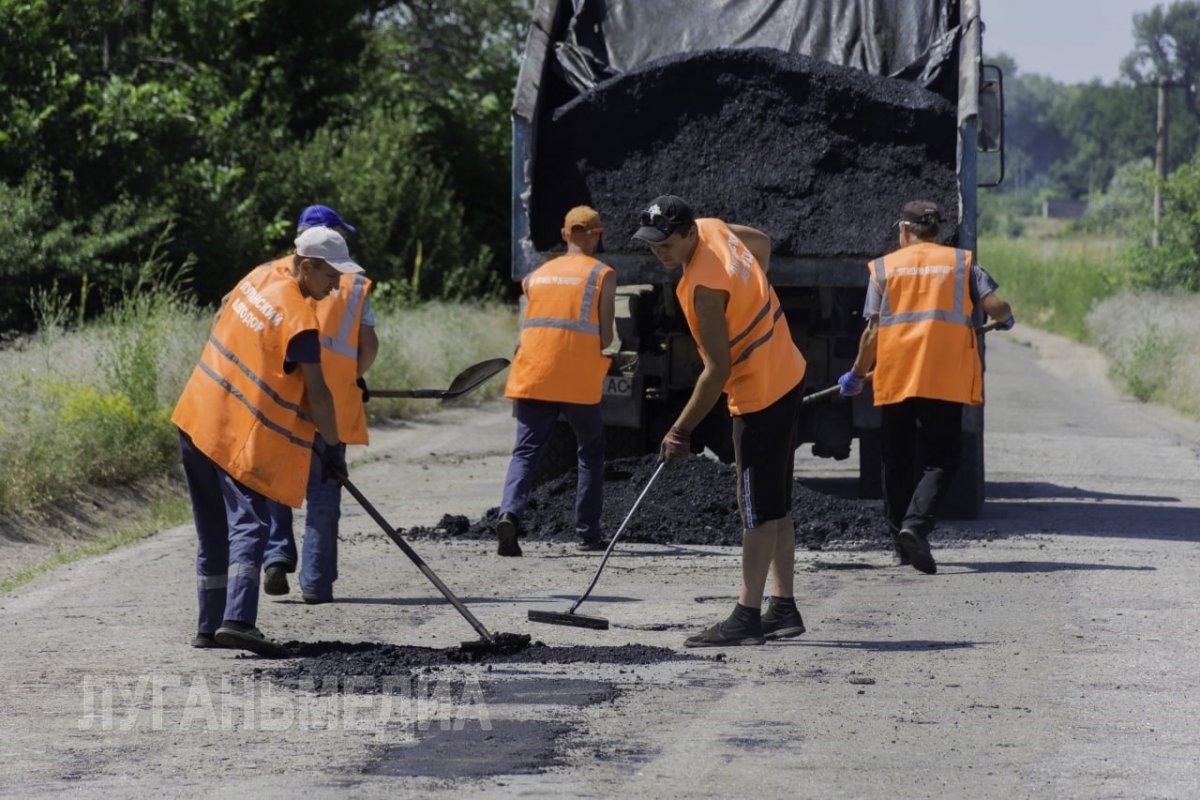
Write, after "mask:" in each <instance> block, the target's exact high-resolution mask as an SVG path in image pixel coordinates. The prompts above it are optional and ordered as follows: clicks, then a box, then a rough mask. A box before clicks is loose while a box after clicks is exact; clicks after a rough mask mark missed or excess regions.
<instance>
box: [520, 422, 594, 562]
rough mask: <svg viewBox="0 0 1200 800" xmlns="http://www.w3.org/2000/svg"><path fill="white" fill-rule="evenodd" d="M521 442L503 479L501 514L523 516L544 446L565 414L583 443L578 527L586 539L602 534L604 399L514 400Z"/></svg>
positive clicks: (577, 496) (577, 497)
mask: <svg viewBox="0 0 1200 800" xmlns="http://www.w3.org/2000/svg"><path fill="white" fill-rule="evenodd" d="M513 404H514V406H515V408H516V415H517V441H516V444H514V445H513V452H512V460H511V461H509V462H508V475H507V477H505V479H504V499H503V500H501V502H500V513H502V514H503V513H505V512H512V513H513V514H516V515H517V518H518V519H520V517H521V515H522V514H523V513H524V512H525V504H526V502H527V501H528V500H529V492H530V491H531V490H532V489H533V470H534V467H535V466H537V461H538V456H539V455H541V452H542V448H543V447H545V446H546V442H548V441H549V440H550V434H551V433H552V432H553V431H554V423H555V422H556V421H557V420H558V417H559V415H560V414H561V415H562V417H563V419H564V420H565V421H566V423H567V424H568V425H570V426H571V430H573V431H574V432H575V440H576V442H577V443H578V450H577V453H578V457H579V479H578V482H577V483H576V485H575V532H576V533H578V534H579V536H580V538H582V539H585V540H589V541H590V540H595V539H598V538H600V535H601V531H600V511H601V509H602V508H603V505H604V420H603V419H602V417H601V414H600V404H599V403H596V404H594V405H588V404H582V403H554V402H548V401H545V400H514V401H513Z"/></svg>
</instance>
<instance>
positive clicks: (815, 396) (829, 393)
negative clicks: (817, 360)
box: [800, 322, 1004, 406]
mask: <svg viewBox="0 0 1200 800" xmlns="http://www.w3.org/2000/svg"><path fill="white" fill-rule="evenodd" d="M1003 324H1004V323H1003V322H989V323H988V324H987V325H981V326H980V327H978V328H976V329H975V332H976V333H988V332H989V331H994V330H996V329H997V328H999V327H1000V326H1001V325H1003ZM874 375H875V370H871V371H870V372H868V373H867V374H866V375H864V376H863V379H864V380H868V381H869V380H871V378H872V377H874ZM841 388H842V387H841V386H830V387H829V388H828V389H822V390H821V391H819V392H813V393H812V394H808V395H805V396H804V399H803V400H801V401H800V405H802V406H806V405H808V404H809V403H815V402H816V401H818V400H824V399H826V398H829V397H835V396H836V395H837V393H838V391H839V390H841Z"/></svg>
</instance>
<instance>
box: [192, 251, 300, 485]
mask: <svg viewBox="0 0 1200 800" xmlns="http://www.w3.org/2000/svg"><path fill="white" fill-rule="evenodd" d="M317 327H318V326H317V315H316V312H315V311H314V310H313V307H312V306H311V305H309V303H308V302H307V301H306V300H305V298H304V295H303V294H301V292H300V285H299V283H297V282H296V279H295V278H294V277H293V276H292V268H291V258H290V257H289V258H285V259H280V260H279V261H276V262H273V263H271V264H266V265H263V266H261V267H258V268H257V269H255V270H254V271H253V272H251V273H250V274H249V275H247V276H246V277H245V278H243V279H242V280H241V282H240V283H238V285H237V287H236V288H235V289H234V290H233V291H232V292H230V294H229V296H228V298H227V300H226V303H225V305H224V307H223V308H222V309H221V312H220V314H219V315H218V317H217V321H216V323H215V324H214V325H213V329H212V332H211V333H210V334H209V337H208V342H207V343H206V344H205V345H204V352H203V353H201V355H200V363H199V364H197V365H196V369H195V370H193V372H192V376H191V377H190V378H189V379H188V382H187V385H186V386H184V388H183V394H182V395H181V396H180V398H179V402H178V403H177V404H176V405H175V411H174V413H172V414H171V422H173V423H175V425H176V426H178V427H179V429H180V430H182V431H183V432H185V433H186V434H187V435H188V436H190V437H191V439H192V442H193V443H194V444H195V445H196V448H197V449H198V450H200V452H202V453H204V454H205V455H206V456H208V457H209V458H210V459H212V461H213V463H214V464H216V465H217V466H218V467H220V468H221V469H223V470H225V471H226V472H228V473H229V474H230V475H231V476H232V477H233V478H234V479H235V480H237V481H238V482H239V483H241V484H242V485H244V486H246V487H248V488H250V489H253V490H254V491H256V492H258V493H260V494H262V495H264V496H266V497H268V498H270V499H272V500H275V501H278V502H280V503H284V504H286V505H290V506H293V507H297V508H298V507H299V506H300V504H301V503H302V502H304V494H305V487H306V486H307V484H308V472H309V465H310V464H311V462H312V447H313V437H314V435H315V432H316V429H315V427H314V425H313V422H312V419H311V417H310V416H309V414H308V413H307V412H306V411H305V410H304V409H303V406H304V404H305V397H304V377H303V375H302V374H301V371H300V370H299V369H295V370H293V371H292V372H291V373H290V374H289V373H285V372H284V371H283V362H284V358H285V356H286V354H287V345H288V342H289V341H291V339H292V337H294V336H295V335H296V334H298V333H300V332H301V331H306V330H316V329H317Z"/></svg>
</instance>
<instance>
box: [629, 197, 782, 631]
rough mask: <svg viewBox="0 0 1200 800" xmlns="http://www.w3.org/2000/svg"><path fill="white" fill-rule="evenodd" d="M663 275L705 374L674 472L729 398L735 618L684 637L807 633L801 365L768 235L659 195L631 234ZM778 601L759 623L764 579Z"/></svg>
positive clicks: (675, 453)
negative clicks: (798, 595) (738, 555)
mask: <svg viewBox="0 0 1200 800" xmlns="http://www.w3.org/2000/svg"><path fill="white" fill-rule="evenodd" d="M634 235H635V236H636V237H637V238H639V239H642V240H644V241H645V242H647V243H648V244H649V245H650V249H651V250H652V251H653V252H654V255H655V256H656V257H657V258H658V260H659V261H660V262H661V263H662V265H663V266H664V267H666V268H667V269H672V270H673V269H682V271H683V275H682V276H681V277H680V279H679V284H678V285H677V286H676V289H675V294H676V296H677V297H678V298H679V305H680V307H681V308H682V309H683V313H684V316H685V317H686V318H687V323H688V328H689V329H690V330H691V332H692V337H693V338H694V339H695V340H696V345H697V347H698V348H699V350H700V355H701V357H702V359H703V361H704V369H703V371H702V372H701V373H700V377H699V378H698V379H697V380H696V386H695V388H694V389H692V396H691V397H690V398H689V399H688V402H687V404H686V405H685V406H684V407H683V411H681V412H680V414H679V417H678V418H677V419H676V420H675V424H674V425H672V426H671V429H670V430H669V431H668V432H667V435H666V437H665V438H664V439H663V442H662V450H661V453H662V457H663V459H664V460H667V461H674V460H678V459H685V458H687V457H688V456H689V455H690V454H691V432H692V430H694V429H695V427H696V426H697V425H699V424H700V421H701V420H703V419H704V417H705V416H707V415H708V412H709V411H710V410H711V409H712V407H713V406H714V405H715V404H716V402H717V400H718V399H719V398H720V397H721V393H722V392H724V393H725V394H726V395H727V396H728V402H729V412H730V414H731V415H732V416H733V447H734V453H735V458H736V462H737V497H738V510H739V511H740V513H741V517H742V525H743V526H744V530H743V532H742V587H741V592H740V594H739V596H738V601H737V605H736V606H734V609H733V613H732V614H730V615H729V617H728V618H727V619H725V620H722V621H721V622H718V623H717V624H715V625H713V626H712V627H711V628H709V629H708V630H706V631H703V632H702V633H698V634H696V635H695V636H691V637H689V638H688V639H687V640H686V641H685V642H684V644H685V645H686V646H687V647H723V646H730V645H750V644H762V643H763V642H764V641H766V639H768V638H770V639H782V638H788V637H792V636H799V635H800V634H802V633H804V621H803V619H802V618H801V616H800V612H799V610H798V609H797V608H796V600H795V592H794V586H793V583H794V571H795V558H796V530H795V528H794V527H793V525H792V485H793V482H794V479H793V477H792V471H793V467H794V463H795V453H796V424H797V417H798V414H799V411H800V399H801V394H802V387H803V382H804V370H805V362H804V356H802V355H801V354H800V351H799V350H798V349H797V348H796V345H795V343H794V342H793V341H792V335H791V332H790V331H789V329H788V324H787V318H786V317H784V315H783V308H782V307H781V306H780V304H779V298H778V297H777V296H776V294H775V290H774V289H772V288H771V284H770V283H768V282H767V274H766V268H767V264H768V262H769V259H770V254H771V240H770V239H769V238H768V237H767V236H766V234H764V233H762V232H761V231H757V230H755V229H753V228H747V227H745V226H741V225H728V224H726V223H724V222H722V221H721V220H719V219H696V217H695V214H694V213H693V212H692V209H691V207H690V206H689V205H688V204H687V203H686V202H684V201H683V200H682V199H681V198H679V197H676V196H674V195H664V196H662V197H659V198H657V199H655V200H654V201H653V202H651V203H650V205H649V206H648V207H647V208H646V209H645V210H644V211H643V212H642V215H641V227H640V228H639V229H638V231H637V233H636V234H634ZM768 571H771V572H773V573H774V586H773V587H772V593H771V601H770V605H769V606H768V608H767V611H766V612H765V613H761V612H760V608H761V606H762V598H763V590H764V588H765V586H766V581H767V573H768Z"/></svg>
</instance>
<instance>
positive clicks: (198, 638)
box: [192, 633, 225, 650]
mask: <svg viewBox="0 0 1200 800" xmlns="http://www.w3.org/2000/svg"><path fill="white" fill-rule="evenodd" d="M224 646H225V645H223V644H221V643H220V642H218V641H217V640H216V639H215V638H214V637H213V635H212V634H211V633H197V634H196V635H195V636H193V637H192V647H195V648H197V649H199V650H211V649H220V648H223V647H224Z"/></svg>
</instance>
